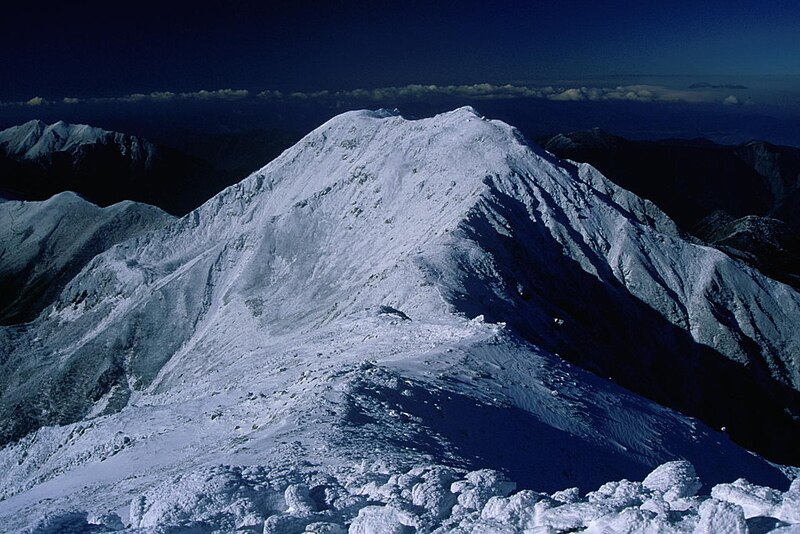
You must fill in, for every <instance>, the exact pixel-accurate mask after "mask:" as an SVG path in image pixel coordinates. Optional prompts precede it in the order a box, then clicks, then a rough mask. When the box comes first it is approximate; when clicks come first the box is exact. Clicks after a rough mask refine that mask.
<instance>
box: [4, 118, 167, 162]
mask: <svg viewBox="0 0 800 534" xmlns="http://www.w3.org/2000/svg"><path fill="white" fill-rule="evenodd" d="M97 144H103V145H114V146H116V147H117V148H118V149H119V151H120V153H121V154H122V155H123V156H126V157H129V158H130V159H131V160H132V161H136V162H141V163H143V164H145V165H146V164H148V162H149V161H150V160H151V159H152V158H153V157H154V156H155V153H156V148H155V146H154V145H153V144H151V143H150V142H148V141H143V140H140V139H138V138H136V137H133V136H130V135H126V134H122V133H119V132H109V131H107V130H103V129H101V128H96V127H93V126H88V125H86V124H68V123H65V122H64V121H58V122H56V123H53V124H49V125H48V124H45V123H44V122H42V121H40V120H32V121H29V122H26V123H25V124H21V125H19V126H12V127H11V128H7V129H5V130H3V131H1V132H0V149H3V150H4V151H5V153H6V154H7V155H8V156H11V157H13V158H17V159H21V160H28V161H42V160H48V159H49V158H52V156H53V154H55V153H57V152H60V153H65V154H69V155H71V156H72V157H76V158H77V157H79V156H80V152H81V150H82V149H83V148H84V147H86V146H88V145H97Z"/></svg>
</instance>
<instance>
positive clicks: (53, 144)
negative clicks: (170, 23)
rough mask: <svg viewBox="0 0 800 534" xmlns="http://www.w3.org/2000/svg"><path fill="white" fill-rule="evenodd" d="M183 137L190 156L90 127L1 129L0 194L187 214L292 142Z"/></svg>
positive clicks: (257, 136)
mask: <svg viewBox="0 0 800 534" xmlns="http://www.w3.org/2000/svg"><path fill="white" fill-rule="evenodd" d="M188 137H189V134H186V135H184V136H176V139H175V140H176V142H177V143H176V144H180V145H181V147H182V148H185V151H181V150H176V149H175V148H172V147H167V146H166V145H156V144H154V143H151V142H150V141H147V140H144V139H140V138H137V137H134V136H131V135H127V134H122V133H117V132H109V131H106V130H102V129H100V128H95V127H91V126H87V125H77V124H66V123H64V122H61V121H59V122H57V123H54V124H50V125H48V124H45V123H43V122H41V121H37V120H34V121H30V122H27V123H25V124H22V125H20V126H15V127H12V128H8V129H6V130H3V131H2V132H0V196H2V197H6V198H11V199H17V200H46V199H47V198H49V197H51V196H52V195H54V194H56V193H60V192H62V191H74V192H76V193H78V194H80V195H81V196H83V197H84V198H86V199H87V200H89V201H91V202H93V203H95V204H97V205H99V206H108V205H111V204H114V203H116V202H120V201H122V200H133V201H138V202H144V203H147V204H152V205H156V206H159V207H160V208H161V209H163V210H165V211H167V212H169V213H171V214H173V215H185V214H186V213H188V212H189V211H191V210H192V209H194V208H196V207H197V206H199V205H200V204H202V203H203V202H204V201H206V200H208V198H210V197H211V196H213V195H214V194H216V193H217V192H219V191H220V190H221V189H223V188H224V187H226V186H228V185H231V184H233V183H236V182H237V181H238V180H240V179H241V177H242V176H244V175H246V174H248V173H250V172H252V171H254V170H256V169H257V168H258V167H259V166H261V165H263V162H264V161H265V160H266V161H268V160H269V159H271V158H272V157H274V156H276V155H277V154H278V153H280V150H282V149H283V148H286V146H288V145H289V144H290V141H288V140H285V141H284V140H282V138H278V140H276V138H275V136H274V135H273V134H270V133H253V134H249V135H248V136H242V135H239V136H238V137H237V136H235V135H231V136H223V135H217V136H213V137H207V136H206V137H198V136H197V135H193V136H191V139H190V141H187V138H188Z"/></svg>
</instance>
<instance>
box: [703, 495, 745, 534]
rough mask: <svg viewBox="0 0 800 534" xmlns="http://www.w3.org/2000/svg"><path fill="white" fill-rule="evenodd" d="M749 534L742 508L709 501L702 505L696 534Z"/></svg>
mask: <svg viewBox="0 0 800 534" xmlns="http://www.w3.org/2000/svg"><path fill="white" fill-rule="evenodd" d="M718 532H729V533H730V534H747V532H748V529H747V523H746V522H745V518H744V511H743V510H742V507H741V506H738V505H736V504H732V503H729V502H724V501H718V500H716V499H709V500H707V501H704V502H703V504H701V505H700V519H699V521H698V523H697V528H696V529H695V534H716V533H718Z"/></svg>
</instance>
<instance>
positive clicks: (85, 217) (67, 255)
mask: <svg viewBox="0 0 800 534" xmlns="http://www.w3.org/2000/svg"><path fill="white" fill-rule="evenodd" d="M171 219H172V218H171V217H170V216H169V215H167V214H166V213H164V212H163V211H161V210H159V209H158V208H155V207H153V206H147V205H144V204H137V203H134V202H122V203H119V204H115V205H113V206H110V207H108V208H99V207H97V206H95V205H94V204H91V203H89V202H87V201H85V200H83V199H82V198H80V197H79V196H77V195H76V194H74V193H69V192H67V193H60V194H58V195H55V196H54V197H52V198H50V199H49V200H47V201H44V202H18V201H8V202H0V242H2V243H3V248H2V250H0V324H13V323H18V322H26V321H30V320H33V319H34V318H36V316H37V315H38V314H39V312H41V311H42V310H43V309H44V308H45V307H46V306H48V305H49V304H50V303H51V302H52V301H53V300H55V298H56V297H57V296H58V294H59V293H61V290H62V289H63V288H64V286H65V285H66V284H67V282H69V281H70V280H71V279H72V278H73V277H74V276H75V275H76V274H78V272H79V271H80V270H81V268H82V267H83V266H84V265H85V264H86V263H87V262H88V261H89V260H91V259H92V258H93V257H94V256H96V255H97V254H99V253H100V252H103V251H104V250H106V249H108V248H109V247H111V246H112V245H114V244H116V243H119V242H120V241H124V240H126V239H129V238H131V237H135V236H138V235H141V234H143V233H145V232H147V231H150V230H153V229H155V228H159V227H161V226H164V225H165V224H167V222H169V221H170V220H171Z"/></svg>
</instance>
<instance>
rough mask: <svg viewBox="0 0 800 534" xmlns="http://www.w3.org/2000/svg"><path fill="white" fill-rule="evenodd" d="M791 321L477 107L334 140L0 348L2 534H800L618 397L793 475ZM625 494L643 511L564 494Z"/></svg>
mask: <svg viewBox="0 0 800 534" xmlns="http://www.w3.org/2000/svg"><path fill="white" fill-rule="evenodd" d="M798 318H800V296H798V294H797V293H796V292H795V291H794V290H792V289H791V288H789V287H787V286H784V285H782V284H780V283H777V282H774V281H771V280H769V279H767V278H765V277H763V276H762V275H760V274H759V273H757V272H755V271H753V270H751V269H749V268H747V267H745V266H743V265H741V264H739V263H737V262H735V261H734V260H731V259H730V258H728V257H727V256H725V255H724V254H722V253H720V252H719V251H716V250H714V249H710V248H705V247H699V246H696V245H693V244H690V243H688V242H687V241H685V240H683V239H682V238H681V236H680V235H679V233H678V231H677V230H676V227H675V225H674V224H673V223H672V221H671V220H669V219H668V218H667V217H666V216H665V215H664V214H663V213H661V212H660V211H659V210H658V209H657V208H656V207H655V206H653V205H652V204H650V203H648V202H646V201H643V200H641V199H639V198H638V197H636V196H634V195H632V194H630V193H628V192H626V191H624V190H622V189H620V188H618V187H617V186H614V185H613V184H612V183H610V182H608V181H607V180H606V179H605V178H604V177H602V176H601V175H600V174H599V173H597V171H595V170H594V169H593V168H591V167H589V166H585V165H580V166H576V165H573V164H571V163H569V162H562V161H560V160H557V159H556V158H554V157H552V156H551V155H549V154H548V153H546V152H544V151H541V150H540V149H538V148H535V147H531V146H529V145H527V144H526V143H525V142H524V141H523V140H521V138H520V136H519V134H518V133H517V132H516V131H515V130H514V129H513V128H511V127H509V126H507V125H505V124H503V123H500V122H497V121H489V120H485V119H484V118H482V117H480V116H479V115H478V114H476V113H475V112H474V110H472V109H471V108H462V109H458V110H455V111H453V112H451V113H446V114H443V115H439V116H436V117H433V118H431V119H424V120H418V121H408V120H405V119H403V118H402V117H399V116H393V115H391V114H389V113H385V112H350V113H346V114H344V115H341V116H339V117H336V118H334V119H332V120H331V121H329V122H328V123H326V124H324V125H323V126H321V127H320V128H318V129H317V130H315V131H314V132H312V133H311V134H309V135H308V136H306V137H305V138H304V139H303V140H301V141H300V142H299V143H298V144H297V145H296V146H294V147H292V148H291V149H289V150H287V151H286V152H284V153H283V154H282V155H281V156H280V157H279V158H278V159H276V160H275V161H273V162H272V163H270V164H269V165H267V166H266V167H264V168H263V169H261V170H260V171H258V172H256V173H254V174H253V175H251V176H250V177H248V178H247V179H246V180H244V181H243V182H241V183H240V184H238V185H236V186H233V187H231V188H229V189H227V190H225V191H223V192H222V193H220V194H219V195H217V196H216V197H214V198H212V199H211V200H209V201H208V202H207V203H206V204H205V205H203V206H202V207H201V208H199V209H198V210H196V211H194V212H192V213H190V214H189V215H187V216H186V217H184V218H182V219H180V220H178V221H176V222H174V223H172V224H170V225H168V226H166V227H164V228H163V229H161V230H156V231H154V232H152V233H149V234H145V235H144V236H142V237H139V238H136V239H132V240H129V241H126V242H124V243H122V244H120V245H118V246H116V247H113V248H111V249H110V250H108V251H107V252H105V253H103V254H101V255H99V256H97V257H96V258H95V259H94V260H92V261H91V262H90V263H89V264H88V265H87V266H86V267H85V268H84V269H83V271H82V272H81V273H80V274H79V275H78V276H76V277H75V278H74V279H73V280H72V281H71V282H70V283H69V285H68V286H67V287H66V288H65V289H64V291H63V292H62V294H61V295H60V297H59V298H58V299H57V301H56V302H55V303H54V304H53V305H52V306H50V307H48V308H47V309H45V310H44V311H43V312H42V314H41V315H40V316H39V318H38V319H37V320H36V321H34V322H32V323H30V324H27V325H23V326H19V327H15V328H6V329H3V330H0V344H1V345H0V347H2V348H0V351H2V352H0V395H1V396H0V443H2V444H3V445H4V448H3V449H1V450H0V492H1V493H0V499H3V500H0V518H2V521H3V523H2V524H3V525H7V526H6V527H4V528H9V529H12V530H13V529H22V528H27V527H30V528H33V527H36V528H40V529H42V530H45V531H46V529H48V528H50V529H51V530H52V531H58V530H59V529H62V530H63V529H66V528H90V527H89V525H95V526H94V527H91V528H96V529H98V530H102V529H107V530H112V529H119V528H122V527H124V526H130V527H131V528H151V527H153V528H155V527H157V526H159V525H160V526H162V527H176V528H177V527H180V526H183V527H192V528H195V529H197V531H201V532H205V531H215V530H217V531H230V530H233V529H235V528H243V529H247V530H250V531H254V532H261V531H264V532H302V531H303V530H305V529H306V528H307V527H309V525H310V527H309V528H310V530H309V531H314V532H340V531H346V530H347V529H348V528H349V529H350V531H351V532H413V531H414V530H413V529H417V530H419V531H424V532H425V531H432V530H434V529H436V528H442V529H443V531H450V530H454V529H457V528H463V529H464V530H463V531H465V532H467V531H471V529H473V528H475V529H477V531H485V530H487V529H490V528H500V526H501V525H506V526H507V527H508V528H512V527H514V528H519V529H522V528H532V527H535V526H543V527H546V526H550V527H553V528H555V529H561V530H569V529H579V528H590V529H595V531H602V529H603V528H606V527H608V526H609V525H617V526H618V527H619V528H623V527H624V526H625V525H628V526H630V525H633V527H631V528H634V529H635V528H638V529H640V530H642V529H646V528H651V527H652V528H655V527H653V525H656V526H657V525H661V526H662V528H665V529H667V528H671V529H676V530H678V531H692V530H693V529H695V528H698V529H700V531H708V532H711V531H714V530H715V529H718V528H721V526H724V525H728V526H730V525H733V527H735V528H739V527H742V528H744V527H745V526H746V524H747V523H746V521H749V522H750V523H749V524H753V521H760V523H759V524H764V525H766V523H765V521H772V523H770V525H771V526H770V528H773V527H780V526H785V525H789V524H793V523H798V522H800V521H799V520H798V517H797V514H796V512H795V510H796V508H795V507H794V504H793V503H795V502H796V501H797V500H800V486H798V484H797V483H795V484H794V485H793V486H792V488H791V490H789V491H788V492H787V493H785V494H784V493H782V492H783V491H786V490H787V489H788V488H789V479H788V478H787V476H786V473H788V474H789V476H793V475H792V471H791V470H789V469H779V468H778V467H776V466H775V465H773V464H770V463H768V462H767V461H765V460H763V459H762V458H761V457H759V456H757V455H755V454H752V453H749V452H747V451H746V450H745V449H743V448H741V447H739V446H738V445H736V444H734V443H733V442H732V441H731V440H730V438H729V437H728V434H726V433H725V432H720V431H719V430H718V429H712V428H710V427H708V426H706V425H705V424H704V423H702V422H700V421H698V420H697V419H693V418H690V417H688V416H685V415H680V414H679V413H677V412H676V411H673V410H671V409H668V408H664V407H663V406H661V405H659V404H656V403H655V402H653V401H651V400H646V399H645V398H644V397H642V396H640V395H637V394H635V393H631V392H630V391H628V390H626V389H623V388H622V387H621V386H619V385H617V383H616V382H621V383H623V384H625V385H627V386H629V387H632V388H635V389H637V390H638V391H639V392H640V393H642V394H644V395H647V396H649V397H651V398H653V399H656V400H658V401H661V402H663V403H668V404H670V405H672V406H677V407H679V408H681V409H682V410H684V411H686V412H690V413H694V414H696V415H698V416H701V417H703V418H705V419H706V420H708V421H710V422H712V423H713V424H714V425H716V426H721V424H724V425H725V426H726V427H727V429H728V432H730V433H731V436H733V437H734V438H736V439H737V440H739V441H741V442H745V443H748V444H751V445H753V446H756V447H759V448H760V450H762V451H763V452H764V454H768V455H771V457H773V458H776V459H779V460H781V461H786V462H788V461H791V460H792V451H794V452H795V453H796V451H797V450H800V448H793V447H794V446H795V445H796V444H797V439H798V438H797V436H798V423H797V421H796V420H795V419H794V418H793V417H794V416H796V414H797V413H798V411H797V388H798V386H800V375H799V373H798V357H799V356H798V355H800V350H798V349H800V333H798V332H797V331H796V325H797V323H798ZM564 358H567V359H568V360H571V361H574V362H577V363H579V364H581V365H582V366H584V367H587V368H588V369H590V370H593V371H595V372H596V373H597V374H591V373H589V372H587V371H584V370H582V369H580V368H578V367H577V366H575V365H573V364H570V363H567V362H566V361H565V360H564ZM609 376H610V377H612V378H613V379H614V380H611V379H609V378H607V377H609ZM793 440H794V441H793ZM681 459H684V460H688V461H689V462H691V463H692V464H693V465H694V469H693V468H692V467H691V465H689V464H688V463H686V462H678V463H671V464H667V465H665V466H663V467H662V468H660V470H657V471H656V472H655V473H653V474H651V475H650V476H648V473H650V472H651V471H652V470H653V469H655V468H656V467H657V466H659V465H660V464H662V463H664V462H670V461H675V460H681ZM796 459H797V458H796V456H795V457H794V460H796ZM695 469H696V472H697V475H699V477H700V479H701V480H702V481H703V483H704V484H705V486H703V490H705V491H706V494H707V493H708V490H710V489H711V486H713V485H715V484H720V483H733V482H734V481H735V480H736V479H738V478H739V477H745V478H746V479H747V480H748V481H749V483H746V482H744V481H740V482H737V483H735V484H733V485H730V486H717V488H715V490H714V492H715V493H714V494H713V495H714V498H713V499H711V498H708V497H695V494H696V492H697V490H698V487H699V486H698V483H697V481H696V479H695V474H694V470H695ZM492 470H496V471H492ZM468 471H469V473H467V472H468ZM645 477H647V478H645ZM623 478H627V479H631V480H640V481H642V480H643V481H644V483H633V482H627V481H626V482H621V483H619V484H610V485H609V484H607V485H605V486H603V488H601V489H600V490H599V491H597V492H596V493H594V494H591V495H588V496H587V495H586V493H587V492H589V491H595V490H598V488H600V486H601V485H602V484H603V483H605V482H607V481H609V480H620V479H623ZM509 480H512V481H514V482H515V483H516V488H517V489H520V488H529V489H531V490H534V491H528V492H521V493H515V494H514V495H513V496H511V497H509V498H508V499H504V498H505V497H506V496H507V495H508V494H509V493H510V492H512V491H513V490H514V487H515V485H514V484H512V483H511V482H509ZM750 483H753V484H760V485H768V486H772V487H774V488H777V489H775V490H771V489H769V488H759V487H755V486H753V485H752V484H750ZM737 484H738V485H737ZM574 486H577V487H578V488H579V491H578V490H568V491H559V490H564V489H566V488H569V487H574ZM703 490H701V491H703ZM778 490H780V491H778ZM537 492H547V493H548V495H544V494H541V493H537ZM553 492H557V493H555V494H554V493H553ZM491 497H495V499H493V500H490V498H491ZM748 499H749V500H748ZM765 518H771V519H765ZM481 521H484V523H481ZM715 522H716V523H715ZM459 525H460V527H459ZM637 525H638V526H637ZM733 527H732V528H733ZM703 529H705V530H703ZM509 531H513V530H509Z"/></svg>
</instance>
